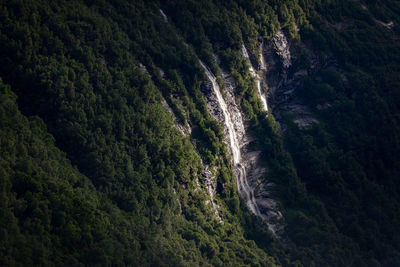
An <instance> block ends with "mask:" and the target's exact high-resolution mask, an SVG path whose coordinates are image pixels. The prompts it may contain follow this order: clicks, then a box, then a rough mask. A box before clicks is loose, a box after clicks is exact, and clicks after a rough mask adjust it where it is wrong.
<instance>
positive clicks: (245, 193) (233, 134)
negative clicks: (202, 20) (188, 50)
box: [200, 60, 261, 217]
mask: <svg viewBox="0 0 400 267" xmlns="http://www.w3.org/2000/svg"><path fill="white" fill-rule="evenodd" d="M200 65H201V66H202V67H203V68H204V71H205V73H206V75H207V77H208V79H209V80H210V82H211V84H212V89H213V91H214V94H215V95H216V97H217V101H218V104H219V106H220V108H221V110H222V113H223V116H224V119H225V126H226V128H227V130H228V135H229V144H228V145H229V146H230V148H231V151H232V157H233V165H234V176H235V180H236V185H237V188H238V191H239V194H240V195H241V197H243V198H244V199H245V201H246V204H247V206H248V208H249V209H250V210H251V212H253V213H254V214H255V215H257V216H260V217H261V213H260V210H259V208H258V206H257V203H256V200H255V197H254V192H253V189H252V188H251V187H250V185H249V183H248V181H247V171H246V167H245V164H243V160H242V155H241V151H240V148H241V146H240V140H239V137H238V132H244V124H243V120H242V117H241V115H240V112H238V114H235V115H234V114H232V113H231V112H230V111H229V109H228V105H227V104H226V102H225V100H224V98H223V96H222V94H221V91H220V88H219V85H218V83H217V79H216V78H215V76H214V74H212V72H211V71H210V70H209V69H208V67H207V66H206V65H205V64H204V63H203V62H202V61H201V60H200ZM234 119H236V121H235V122H236V124H237V127H238V128H239V129H236V128H235V124H234Z"/></svg>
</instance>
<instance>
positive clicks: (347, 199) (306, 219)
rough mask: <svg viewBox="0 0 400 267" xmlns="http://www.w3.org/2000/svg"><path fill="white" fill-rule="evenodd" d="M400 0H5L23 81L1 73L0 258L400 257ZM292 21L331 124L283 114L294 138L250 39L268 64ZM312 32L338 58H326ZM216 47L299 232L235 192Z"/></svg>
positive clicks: (330, 262)
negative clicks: (252, 68)
mask: <svg viewBox="0 0 400 267" xmlns="http://www.w3.org/2000/svg"><path fill="white" fill-rule="evenodd" d="M360 3H362V4H363V5H365V7H366V8H367V10H365V9H363V8H362V6H361V5H360ZM160 8H162V10H163V11H164V12H165V13H166V14H167V15H168V23H165V21H164V20H163V18H162V16H161V14H160V12H159V9H160ZM399 12H400V6H399V4H398V2H397V1H394V0H390V1H361V2H357V1H344V0H331V1H320V0H316V1H308V0H300V1H295V0H285V1H277V0H272V1H259V0H251V1H242V0H236V1H234V0H229V1H212V0H205V1H192V0H191V1H178V0H172V1H156V0H154V1H134V2H129V1H79V0H75V1H17V0H10V1H0V76H1V77H2V78H3V79H4V81H5V82H6V83H8V84H10V85H11V87H12V88H13V91H12V90H11V89H10V87H9V86H7V85H4V84H3V82H2V81H1V82H0V152H1V153H0V265H8V266H13V265H121V266H122V265H134V266H189V265H195V266H199V265H204V266H245V265H246V266H248V265H250V266H274V265H275V264H278V265H284V266H356V265H357V266H358V265H359V266H370V265H371V266H374V265H379V264H381V265H382V266H397V265H399V258H400V256H399V251H400V248H399V244H400V236H399V234H398V231H397V229H396V226H397V225H399V224H400V223H399V222H400V218H399V214H398V212H397V211H398V210H399V208H400V203H399V199H400V197H399V192H400V187H399V183H398V181H397V180H396V179H397V177H399V169H398V166H400V164H399V163H400V162H399V157H398V156H397V155H398V152H399V150H400V149H399V146H400V141H399V140H400V138H399V132H400V128H399V127H400V126H399V118H400V116H399V108H400V107H399V103H400V94H399V88H400V80H399V78H398V77H400V75H399V66H398V62H399V59H400V53H399V52H398V51H400V50H399V45H398V42H396V40H397V39H398V34H399V26H398V25H400V19H399ZM378 20H379V21H381V22H389V21H393V22H394V25H395V26H394V28H392V29H387V28H384V27H383V26H382V25H381V24H380V23H379V21H378ZM340 23H342V24H340ZM343 23H344V24H343ZM338 25H339V26H340V27H339V26H338ZM343 25H344V26H343ZM342 26H343V27H342ZM280 29H283V30H284V31H285V33H287V35H288V36H289V37H290V39H291V42H292V43H293V44H294V45H293V47H294V48H293V51H291V52H292V53H294V54H293V55H294V57H293V58H294V59H295V62H294V65H293V67H292V68H291V69H290V70H289V72H294V71H296V70H300V69H305V70H307V71H308V73H309V75H308V76H307V77H306V78H305V79H304V80H302V82H301V85H300V87H299V88H297V89H296V93H298V95H299V96H300V97H301V98H302V99H303V101H304V103H306V104H307V105H308V106H309V107H310V109H311V110H312V112H313V114H314V115H315V116H316V118H317V119H318V120H319V122H320V123H319V124H318V125H315V126H313V127H312V128H309V129H299V128H298V127H297V126H296V125H295V124H294V123H292V122H291V119H290V118H283V119H282V122H283V123H285V125H286V128H285V129H286V131H285V133H284V136H282V135H281V132H280V126H279V123H278V122H277V121H275V119H274V117H273V114H272V113H271V112H269V113H268V116H266V113H265V112H263V111H262V109H261V103H260V100H259V99H258V98H257V90H256V87H255V83H254V79H253V78H252V77H251V75H250V73H249V71H248V66H247V63H246V60H245V59H244V58H243V57H242V56H241V54H240V48H241V47H242V45H243V44H244V43H245V44H246V47H247V48H248V49H249V51H250V54H251V55H250V57H252V61H253V62H256V61H257V60H256V59H255V58H253V57H254V55H255V54H257V51H258V50H257V45H258V44H259V38H260V39H261V38H267V39H269V38H271V37H273V36H274V35H275V34H276V32H277V31H279V30H280ZM302 45H305V46H306V47H307V48H309V47H310V48H311V49H312V51H313V53H315V55H317V56H319V57H320V58H325V59H329V60H332V62H333V63H332V62H326V66H329V67H326V66H325V65H323V66H317V67H316V68H315V66H312V64H313V62H312V61H311V58H310V56H309V55H308V54H307V53H308V52H307V51H306V50H305V49H302V48H301V47H302ZM215 55H217V57H218V59H219V60H220V61H219V62H220V63H221V67H222V68H223V70H224V71H227V72H229V73H230V75H231V76H232V77H233V79H234V85H235V90H236V100H237V102H238V103H240V105H241V107H242V110H243V112H244V114H245V118H246V120H247V121H248V122H249V125H250V126H249V131H250V132H251V134H254V135H255V136H257V137H258V140H257V142H255V144H253V145H254V146H257V149H260V150H262V160H263V163H264V164H265V166H266V167H268V172H267V175H266V176H267V177H266V178H267V179H268V181H271V182H274V183H275V184H276V185H277V186H276V192H275V194H276V196H277V197H278V198H279V199H280V200H281V203H280V204H281V206H282V212H283V214H284V220H285V225H286V228H285V233H284V236H282V240H284V242H281V241H279V240H276V239H275V238H274V237H272V236H271V234H270V233H269V232H268V230H267V229H266V226H265V225H264V224H262V223H261V222H260V220H258V219H257V218H255V217H254V216H252V215H251V214H250V213H249V212H248V211H247V208H246V205H245V203H244V202H243V201H241V199H240V198H239V196H238V194H237V190H236V185H235V182H234V179H233V177H232V170H231V166H230V163H229V159H228V157H227V151H226V150H227V149H226V146H225V144H224V142H223V140H224V133H223V129H222V127H221V125H220V124H219V123H218V122H216V121H215V120H214V119H213V118H212V117H211V116H210V115H209V114H208V111H207V105H206V102H205V98H204V95H203V93H204V92H203V91H204V84H205V82H206V77H205V75H204V72H203V70H202V68H201V66H200V65H199V63H198V59H199V58H200V59H201V60H202V61H204V62H205V63H206V64H207V66H209V67H210V69H211V71H212V72H213V73H214V74H215V75H216V76H217V79H218V83H219V84H220V85H221V88H223V87H224V85H223V81H222V78H221V77H222V75H221V71H220V69H219V67H218V65H217V62H216V60H215ZM16 95H18V98H17V97H16ZM164 100H165V102H166V103H167V104H168V105H169V106H170V107H171V109H172V112H173V115H174V116H175V117H176V120H177V121H179V122H180V123H182V124H183V125H186V124H188V125H190V127H191V129H192V132H191V135H190V136H187V137H184V136H182V135H181V134H180V133H179V131H178V130H177V129H176V128H175V127H174V124H173V118H172V116H171V115H170V114H169V113H168V112H167V111H166V109H165V107H164V105H163V103H164ZM17 104H18V105H17ZM20 110H21V111H20ZM21 112H22V113H21ZM22 114H24V115H22ZM204 164H207V165H208V167H209V169H210V170H212V172H213V175H215V176H216V177H217V194H216V196H215V200H214V201H216V202H217V204H218V205H219V206H220V210H219V214H220V216H221V218H222V219H223V223H220V222H219V221H218V220H217V218H216V217H215V212H214V210H213V209H212V207H211V205H210V199H209V196H208V194H207V192H206V190H205V181H204V179H203V176H202V175H203V166H204ZM207 203H208V204H207ZM268 255H269V256H268ZM271 256H272V257H274V258H272V257H271Z"/></svg>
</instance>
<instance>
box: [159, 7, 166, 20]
mask: <svg viewBox="0 0 400 267" xmlns="http://www.w3.org/2000/svg"><path fill="white" fill-rule="evenodd" d="M160 13H161V16H162V17H163V19H164V21H165V22H168V17H167V15H165V13H164V11H162V10H161V9H160Z"/></svg>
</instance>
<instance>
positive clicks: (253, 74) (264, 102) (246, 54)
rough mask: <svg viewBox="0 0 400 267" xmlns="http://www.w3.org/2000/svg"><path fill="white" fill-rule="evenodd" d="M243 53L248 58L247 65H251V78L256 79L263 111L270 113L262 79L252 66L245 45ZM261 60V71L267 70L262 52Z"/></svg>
mask: <svg viewBox="0 0 400 267" xmlns="http://www.w3.org/2000/svg"><path fill="white" fill-rule="evenodd" d="M241 52H242V55H243V56H244V57H245V58H246V60H247V63H248V64H249V71H250V74H251V76H253V77H254V78H255V79H256V84H257V92H258V96H259V97H260V99H261V104H262V107H263V110H264V111H268V104H267V99H266V97H265V95H264V94H263V93H262V90H261V83H262V78H261V77H260V75H259V74H258V73H257V72H256V71H255V69H254V68H253V65H252V64H251V61H250V57H249V53H248V52H247V49H246V47H245V46H244V45H243V46H242V49H241ZM260 60H261V69H265V66H264V58H263V54H262V52H261V53H260Z"/></svg>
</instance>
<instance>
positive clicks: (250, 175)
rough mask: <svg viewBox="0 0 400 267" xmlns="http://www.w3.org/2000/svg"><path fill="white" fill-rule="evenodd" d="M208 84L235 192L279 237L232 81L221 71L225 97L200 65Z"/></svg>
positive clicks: (276, 218)
mask: <svg viewBox="0 0 400 267" xmlns="http://www.w3.org/2000/svg"><path fill="white" fill-rule="evenodd" d="M200 63H201V65H202V66H203V68H204V70H205V72H206V75H207V76H208V78H209V83H208V85H207V86H206V88H204V90H203V91H204V94H205V96H206V99H207V107H208V110H209V112H210V114H211V115H212V116H213V117H214V118H215V119H216V120H218V121H219V122H221V123H222V124H223V126H224V131H225V136H226V140H225V142H226V144H227V145H228V147H229V148H230V152H231V155H232V167H233V170H234V176H235V181H236V185H237V188H238V192H239V194H240V196H241V198H242V199H243V200H244V201H245V202H246V204H247V207H248V208H249V210H250V211H251V212H252V213H253V214H254V215H256V216H259V217H260V218H262V219H263V221H264V222H265V223H266V224H267V225H268V228H269V230H270V231H271V232H272V233H273V234H274V235H278V234H279V231H280V230H281V229H282V228H283V226H282V223H281V219H282V214H281V213H280V212H279V211H278V205H277V201H276V200H275V199H273V198H272V189H273V184H272V183H267V182H265V181H264V176H265V174H266V171H267V170H266V169H265V168H263V167H261V164H260V153H261V152H260V151H254V150H251V149H250V145H249V144H250V143H252V142H254V141H255V138H253V137H252V136H250V135H249V134H248V133H247V132H246V127H245V123H244V120H243V116H242V113H241V111H240V108H239V106H238V105H237V104H236V101H235V95H234V87H233V80H232V78H231V77H230V76H229V75H228V74H227V73H225V72H223V71H222V78H223V80H224V83H225V86H226V90H225V92H224V93H225V94H224V97H223V96H222V94H221V92H220V88H219V86H218V84H217V83H216V78H215V76H214V75H213V74H212V73H211V71H210V70H209V69H208V68H207V66H205V65H204V64H203V63H202V62H200Z"/></svg>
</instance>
